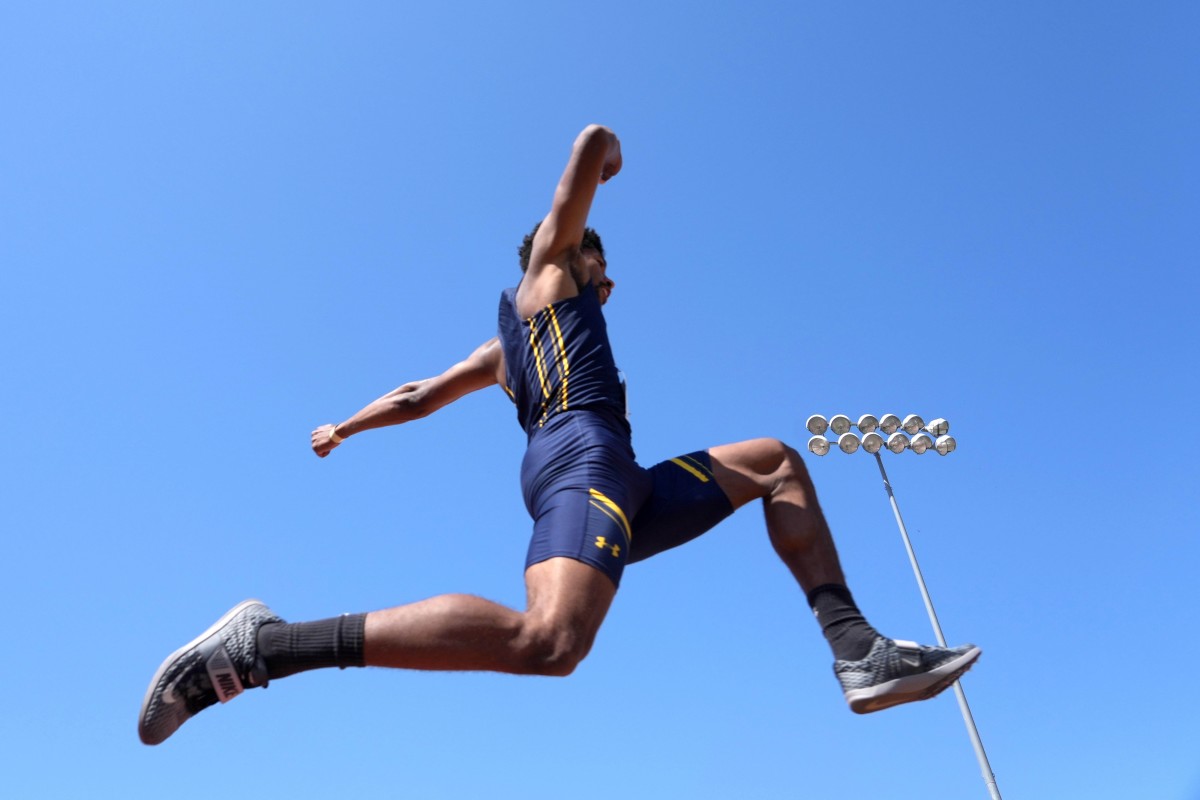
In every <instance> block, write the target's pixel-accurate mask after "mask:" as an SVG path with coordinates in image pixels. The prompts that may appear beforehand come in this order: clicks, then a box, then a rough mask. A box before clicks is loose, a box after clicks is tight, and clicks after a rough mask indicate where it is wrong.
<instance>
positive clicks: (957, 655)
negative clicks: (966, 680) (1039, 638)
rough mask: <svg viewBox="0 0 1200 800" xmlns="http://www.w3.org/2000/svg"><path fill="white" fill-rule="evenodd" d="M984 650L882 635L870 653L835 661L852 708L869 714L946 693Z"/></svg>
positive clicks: (835, 671)
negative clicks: (924, 644) (898, 639)
mask: <svg viewBox="0 0 1200 800" xmlns="http://www.w3.org/2000/svg"><path fill="white" fill-rule="evenodd" d="M982 652H983V651H981V650H980V649H979V648H978V647H976V646H975V645H973V644H968V645H963V646H962V647H954V648H949V647H922V646H921V645H918V644H917V643H915V642H904V641H895V640H892V639H886V638H884V637H882V636H880V637H879V638H878V639H876V640H875V643H874V644H872V645H871V650H870V652H869V653H867V655H866V657H865V658H863V659H860V660H858V661H844V660H840V659H839V660H837V661H835V662H834V664H833V672H834V674H835V675H837V678H838V680H839V681H840V682H841V684H842V691H843V692H844V693H845V695H846V702H848V703H849V704H850V710H851V711H853V712H854V713H856V714H869V713H871V712H872V711H880V710H882V709H885V708H890V707H891V706H897V705H900V704H901V703H911V702H913V701H915V700H926V699H928V698H930V697H933V696H935V695H937V694H940V693H941V692H943V691H945V690H946V689H947V688H949V687H950V686H951V685H953V684H954V682H955V681H956V680H958V678H959V676H960V675H962V674H963V673H964V672H966V671H967V670H968V669H970V668H971V666H972V665H973V664H974V663H975V661H976V659H978V658H979V655H980V653H982Z"/></svg>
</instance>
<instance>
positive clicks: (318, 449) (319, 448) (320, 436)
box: [312, 425, 345, 458]
mask: <svg viewBox="0 0 1200 800" xmlns="http://www.w3.org/2000/svg"><path fill="white" fill-rule="evenodd" d="M333 429H334V426H333V425H322V426H321V427H319V428H317V429H316V430H315V431H313V432H312V449H313V452H314V453H316V454H317V455H318V456H319V457H321V458H324V457H325V456H327V455H329V453H330V451H331V450H333V448H335V447H337V446H338V442H335V441H334V440H333V439H332V438H331V436H332V435H333ZM342 441H345V439H343V440H342Z"/></svg>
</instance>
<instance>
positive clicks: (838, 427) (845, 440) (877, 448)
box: [804, 414, 1001, 800]
mask: <svg viewBox="0 0 1200 800" xmlns="http://www.w3.org/2000/svg"><path fill="white" fill-rule="evenodd" d="M804 427H806V428H808V432H809V433H811V434H812V438H811V439H809V440H808V451H809V452H810V453H813V454H814V455H818V456H823V455H825V454H826V453H828V452H829V450H830V441H829V439H827V438H825V432H826V431H832V432H833V434H834V435H835V436H837V446H838V449H839V450H841V451H842V452H843V453H847V454H850V453H855V452H857V451H858V450H859V449H860V448H861V449H862V450H865V451H866V452H868V453H870V454H871V455H873V456H875V463H876V464H878V465H879V474H880V475H881V476H882V477H883V488H884V489H885V490H887V496H888V500H889V501H890V502H891V504H892V513H893V514H895V515H896V524H897V525H898V526H899V527H900V536H901V537H902V538H903V539H904V549H905V550H906V551H907V552H908V560H909V563H911V564H912V569H913V574H914V575H915V576H916V578H917V586H919V587H920V589H921V598H922V599H923V600H924V601H925V611H926V612H927V613H928V614H929V621H930V622H931V623H933V632H934V634H935V635H936V636H937V642H938V644H939V645H941V646H942V647H946V637H945V636H943V635H942V626H941V623H939V622H938V618H937V613H936V612H935V611H934V610H933V600H932V599H930V597H929V589H928V588H926V586H925V578H924V576H922V575H921V567H920V565H919V564H917V553H916V551H915V550H913V546H912V540H911V539H909V537H908V529H907V528H905V527H904V518H903V517H901V516H900V506H899V505H897V504H896V495H895V493H893V492H892V483H891V481H889V480H888V476H887V470H885V469H884V468H883V457H882V455H881V452H882V451H883V450H888V451H890V452H892V453H895V454H897V455H899V454H900V453H903V452H904V451H905V450H911V451H913V452H914V453H916V454H917V455H921V454H922V453H924V452H926V451H927V450H933V451H935V452H936V453H938V455H943V456H946V455H949V454H950V453H953V452H954V449H955V448H956V447H957V446H958V443H957V442H956V441H955V440H954V437H953V436H951V435H950V423H949V422H947V421H946V420H944V419H941V418H938V419H935V420H933V421H932V422H929V423H926V422H925V420H924V419H922V418H921V416H920V415H918V414H909V415H908V416H907V417H905V418H904V419H900V417H898V416H896V415H895V414H884V415H883V416H882V417H875V416H874V415H872V414H863V415H862V416H861V417H859V418H858V422H857V423H851V422H850V418H849V417H847V416H846V415H845V414H835V415H834V416H833V417H832V418H830V419H829V420H826V419H825V417H823V416H821V415H820V414H813V415H812V416H811V417H809V418H808V421H807V422H806V423H805V425H804ZM852 427H857V428H858V431H859V433H861V434H862V436H861V437H860V436H858V435H856V434H855V433H854V432H853V431H852V430H850V429H851V428H852ZM885 435H886V437H887V438H886V439H885V438H884V436H885ZM954 694H955V695H956V696H957V697H958V707H959V710H961V711H962V716H963V722H965V723H966V725H967V734H968V735H969V736H970V737H971V745H972V746H973V747H974V748H975V758H976V759H977V760H978V761H979V769H980V771H982V773H983V781H984V783H986V784H987V789H988V793H989V794H990V795H991V797H992V800H1001V797H1000V788H999V787H998V786H997V785H996V776H995V775H994V774H993V773H992V766H991V764H989V763H988V757H987V753H986V752H985V751H984V749H983V740H982V739H980V738H979V729H978V728H977V727H975V718H974V717H973V716H971V707H970V706H968V705H967V694H966V692H964V691H963V688H962V684H961V683H960V682H959V681H955V682H954Z"/></svg>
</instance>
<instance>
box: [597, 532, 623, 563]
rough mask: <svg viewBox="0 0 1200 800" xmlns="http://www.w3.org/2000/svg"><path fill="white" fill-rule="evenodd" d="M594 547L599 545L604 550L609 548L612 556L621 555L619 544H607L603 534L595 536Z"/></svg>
mask: <svg viewBox="0 0 1200 800" xmlns="http://www.w3.org/2000/svg"><path fill="white" fill-rule="evenodd" d="M596 547H599V548H600V549H601V550H604V549H608V550H611V551H612V554H613V558H617V557H619V556H620V555H621V545H619V544H609V543H608V539H607V537H604V536H597V537H596Z"/></svg>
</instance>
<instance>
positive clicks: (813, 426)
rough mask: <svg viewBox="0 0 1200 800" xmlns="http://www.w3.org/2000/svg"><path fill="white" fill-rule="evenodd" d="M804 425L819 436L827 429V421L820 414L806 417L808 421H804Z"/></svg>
mask: <svg viewBox="0 0 1200 800" xmlns="http://www.w3.org/2000/svg"><path fill="white" fill-rule="evenodd" d="M804 427H806V428H808V432H809V433H811V434H813V435H815V436H821V435H822V434H824V433H825V431H827V430H829V423H828V422H826V421H825V418H824V417H822V416H821V415H820V414H813V415H812V416H811V417H809V418H808V422H806V423H804Z"/></svg>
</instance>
